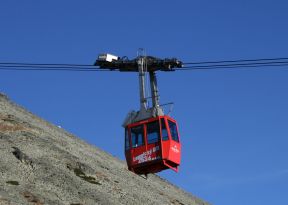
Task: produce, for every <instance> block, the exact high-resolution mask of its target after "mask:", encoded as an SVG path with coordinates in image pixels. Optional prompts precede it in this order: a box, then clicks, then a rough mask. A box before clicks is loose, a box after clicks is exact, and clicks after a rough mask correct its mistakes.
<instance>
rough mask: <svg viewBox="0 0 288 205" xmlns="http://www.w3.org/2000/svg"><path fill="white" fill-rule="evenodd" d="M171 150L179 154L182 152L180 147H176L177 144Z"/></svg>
mask: <svg viewBox="0 0 288 205" xmlns="http://www.w3.org/2000/svg"><path fill="white" fill-rule="evenodd" d="M171 149H172V151H173V152H175V153H179V152H180V151H179V149H178V147H177V146H176V144H175V145H174V146H173V147H171Z"/></svg>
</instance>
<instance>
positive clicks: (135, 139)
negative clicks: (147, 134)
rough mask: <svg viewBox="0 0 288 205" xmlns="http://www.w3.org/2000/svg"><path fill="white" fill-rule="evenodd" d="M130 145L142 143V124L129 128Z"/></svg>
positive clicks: (136, 145) (134, 145)
mask: <svg viewBox="0 0 288 205" xmlns="http://www.w3.org/2000/svg"><path fill="white" fill-rule="evenodd" d="M131 138H132V147H133V148H135V147H139V146H142V145H144V135H143V125H140V126H137V127H132V128H131Z"/></svg>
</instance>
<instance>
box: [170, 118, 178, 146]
mask: <svg viewBox="0 0 288 205" xmlns="http://www.w3.org/2000/svg"><path fill="white" fill-rule="evenodd" d="M168 124H169V129H170V133H171V137H172V140H174V141H176V142H179V137H178V131H177V126H176V123H175V122H172V121H170V120H168Z"/></svg>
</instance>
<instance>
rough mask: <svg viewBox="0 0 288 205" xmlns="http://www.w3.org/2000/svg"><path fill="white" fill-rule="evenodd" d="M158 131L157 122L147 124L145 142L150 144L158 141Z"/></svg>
mask: <svg viewBox="0 0 288 205" xmlns="http://www.w3.org/2000/svg"><path fill="white" fill-rule="evenodd" d="M159 136H160V129H159V121H158V120H157V121H155V122H150V123H148V124H147V142H148V144H152V143H155V142H158V141H159Z"/></svg>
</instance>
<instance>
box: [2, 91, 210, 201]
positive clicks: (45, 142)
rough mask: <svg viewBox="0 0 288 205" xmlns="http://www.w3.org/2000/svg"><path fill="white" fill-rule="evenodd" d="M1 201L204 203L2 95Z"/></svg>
mask: <svg viewBox="0 0 288 205" xmlns="http://www.w3.org/2000/svg"><path fill="white" fill-rule="evenodd" d="M0 156H1V157H0V204H11V205H14V204H17V205H18V204H21V205H22V204H30V205H31V204H32V205H33V204H34V205H42V204H63V205H64V204H65V205H84V204H85V205H86V204H91V205H95V204H117V205H119V204H131V205H132V204H133V205H134V204H172V205H173V204H174V205H183V204H185V205H188V204H190V205H206V204H207V203H205V202H203V201H202V200H200V199H198V198H196V197H194V196H192V195H190V194H188V193H186V192H184V191H183V190H181V189H179V188H177V187H176V186H174V185H172V184H170V183H169V182H167V181H165V180H163V179H161V178H160V177H158V176H157V175H151V176H149V178H148V179H147V180H146V179H144V178H143V177H141V176H138V175H135V174H133V173H131V172H129V171H128V170H127V167H126V164H125V162H123V161H121V160H119V159H117V158H115V157H113V156H111V155H110V154H108V153H106V152H104V151H102V150H100V149H98V148H97V147H94V146H91V145H89V144H87V143H85V142H83V141H81V140H80V139H79V138H77V137H75V136H73V135H72V134H70V133H68V132H66V131H65V130H63V129H61V128H58V127H56V126H53V125H51V124H49V123H48V122H46V121H44V120H42V119H40V118H38V117H36V116H35V115H33V114H32V113H30V112H28V111H26V110H25V109H23V108H21V107H19V106H18V105H16V104H14V103H12V102H11V101H10V100H9V99H8V98H7V97H6V96H5V95H3V94H0Z"/></svg>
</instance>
